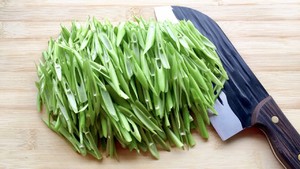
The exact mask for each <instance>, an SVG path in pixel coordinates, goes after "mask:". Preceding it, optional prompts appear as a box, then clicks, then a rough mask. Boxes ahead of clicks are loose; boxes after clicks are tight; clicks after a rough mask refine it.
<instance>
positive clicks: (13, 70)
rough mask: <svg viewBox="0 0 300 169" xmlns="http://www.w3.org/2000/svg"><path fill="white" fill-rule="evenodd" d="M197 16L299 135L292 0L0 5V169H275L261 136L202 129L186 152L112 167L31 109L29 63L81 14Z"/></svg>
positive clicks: (124, 156) (124, 158)
mask: <svg viewBox="0 0 300 169" xmlns="http://www.w3.org/2000/svg"><path fill="white" fill-rule="evenodd" d="M161 5H182V6H188V7H193V8H195V9H197V10H200V11H202V12H204V13H206V14H207V15H209V16H210V17H212V18H213V19H214V20H216V21H217V23H218V24H219V25H220V26H221V27H222V29H223V30H224V32H225V33H226V34H227V36H228V37H229V39H230V40H231V42H232V43H233V44H234V46H235V47H236V48H237V50H238V51H239V52H240V54H241V56H242V57H243V58H244V59H245V61H246V62H247V64H248V65H249V66H250V68H251V69H252V70H253V72H254V73H255V74H256V76H257V77H258V79H259V80H260V81H261V83H262V84H263V85H264V86H265V88H266V89H267V91H268V92H269V94H271V95H272V96H273V98H274V100H276V102H277V103H278V105H279V107H280V108H281V109H282V110H283V112H284V114H285V115H286V117H287V118H288V119H289V120H290V122H291V124H292V125H294V127H295V128H296V130H297V131H298V132H300V90H299V86H300V50H299V47H300V10H299V9H300V1H299V0H287V1H282V0H269V1H261V0H253V1H251V2H244V1H239V0H208V1H199V0H184V1H180V0H173V1H171V0H169V1H167V0H151V1H145V2H142V1H138V0H129V1H125V0H123V1H121V0H104V1H96V0H89V1H84V0H52V1H50V0H48V1H47V0H46V1H42V0H22V1H17V0H0V108H1V109H0V169H2V168H3V169H6V168H30V169H31V168H41V169H42V168H43V169H45V168H72V169H73V168H75V169H81V168H89V169H93V168H125V169H126V168H128V169H129V168H130V169H133V168H143V169H148V168H149V169H150V168H158V167H159V168H207V169H219V168H220V169H221V168H222V169H223V168H228V169H232V168H249V169H250V168H251V169H254V168H262V169H268V168H272V169H278V168H282V166H281V165H280V163H279V162H278V161H277V160H276V158H275V157H274V155H273V154H272V151H271V149H270V146H269V144H268V141H267V140H266V138H265V136H264V134H263V133H261V132H260V131H259V130H256V129H247V130H245V131H243V132H242V133H240V134H238V135H237V136H235V137H234V138H232V139H230V140H229V141H226V142H222V141H221V139H220V138H219V137H218V136H217V134H216V133H215V131H214V130H213V129H212V128H211V127H209V133H210V138H209V139H208V140H207V141H205V140H203V139H201V138H200V137H199V136H198V135H197V133H195V134H194V135H195V138H196V140H197V145H196V146H195V147H194V148H191V149H189V150H179V149H176V148H173V149H172V151H171V152H164V151H161V152H160V155H161V159H160V160H155V159H153V158H151V157H150V156H149V155H147V154H143V155H137V154H136V153H135V152H129V151H127V150H123V149H119V150H118V152H119V153H118V154H119V161H117V160H114V159H109V158H104V159H103V160H102V161H96V160H94V159H93V158H91V157H89V156H88V157H82V156H80V155H78V154H77V153H75V152H74V151H73V150H72V148H71V146H69V145H68V144H67V142H66V141H64V140H63V139H62V138H61V137H59V136H57V135H56V134H55V133H53V132H52V131H50V129H48V128H47V127H46V126H45V125H44V123H43V122H42V121H41V114H40V113H39V112H37V110H36V103H35V101H36V93H37V90H36V88H35V85H34V82H35V81H36V80H37V76H36V69H35V63H37V62H38V61H39V59H40V58H41V53H42V51H43V50H45V49H46V48H47V42H48V40H49V38H50V37H53V38H55V37H57V35H58V33H59V30H60V24H63V25H66V26H69V25H70V23H71V21H73V20H77V21H80V22H84V21H85V20H87V18H88V17H89V16H95V17H97V18H98V19H101V20H104V19H109V20H111V21H113V22H115V23H117V22H119V21H124V20H128V19H132V17H133V16H134V15H137V16H143V17H145V18H154V11H153V7H155V6H161Z"/></svg>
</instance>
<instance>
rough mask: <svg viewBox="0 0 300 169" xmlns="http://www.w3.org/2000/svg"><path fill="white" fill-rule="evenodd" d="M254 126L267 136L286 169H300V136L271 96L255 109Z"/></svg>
mask: <svg viewBox="0 0 300 169" xmlns="http://www.w3.org/2000/svg"><path fill="white" fill-rule="evenodd" d="M252 124H253V125H254V126H256V127H258V128H259V129H261V130H262V131H263V132H264V133H265V134H266V136H267V137H268V139H269V141H270V144H271V146H272V148H273V151H274V153H275V155H276V156H277V158H278V159H279V160H280V162H281V163H282V164H283V165H284V166H285V167H286V168H300V161H299V160H300V154H299V153H300V135H299V134H298V132H297V131H296V129H295V128H294V127H293V126H292V124H291V123H290V122H289V121H288V119H287V118H286V117H285V116H284V114H283V113H282V111H281V110H280V108H279V107H278V105H277V104H276V103H275V101H274V100H273V98H272V97H271V96H269V97H267V98H265V99H264V100H262V101H261V102H260V103H259V104H258V105H257V107H256V108H255V109H254V112H253V115H252Z"/></svg>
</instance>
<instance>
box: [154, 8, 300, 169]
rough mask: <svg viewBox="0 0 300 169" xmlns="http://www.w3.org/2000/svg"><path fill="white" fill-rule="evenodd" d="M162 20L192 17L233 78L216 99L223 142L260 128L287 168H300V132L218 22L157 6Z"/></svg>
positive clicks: (214, 117) (217, 124) (216, 119)
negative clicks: (248, 129)
mask: <svg viewBox="0 0 300 169" xmlns="http://www.w3.org/2000/svg"><path fill="white" fill-rule="evenodd" d="M154 10H155V15H156V18H157V20H158V21H164V20H169V21H171V22H174V23H176V22H179V21H178V20H189V21H191V22H192V23H193V24H194V26H195V27H196V28H197V29H198V30H199V32H200V33H202V34H203V35H204V36H206V37H207V38H208V39H209V40H210V41H211V42H212V43H213V44H214V45H215V46H216V50H217V53H218V55H219V57H220V59H221V61H222V63H223V66H224V68H225V70H226V72H227V74H228V77H229V80H227V81H226V82H225V84H224V88H223V89H222V92H221V93H220V95H219V97H218V99H217V100H216V102H215V105H214V107H215V109H216V111H217V112H218V115H211V116H210V121H211V124H212V125H213V127H214V128H215V130H216V131H217V133H218V134H219V136H220V137H221V139H222V140H223V141H225V140H227V139H229V138H230V137H232V136H234V135H235V134H237V133H239V132H240V131H242V130H243V129H245V128H249V127H257V128H259V129H260V130H261V131H263V133H264V134H265V135H266V137H267V139H268V141H269V143H270V146H271V148H272V150H273V152H274V155H275V157H276V158H277V159H278V160H279V161H280V163H281V164H282V165H283V166H284V167H285V168H293V169H300V135H299V133H298V132H297V130H296V129H295V128H294V127H293V126H292V124H291V123H290V122H289V121H288V119H287V118H286V117H285V115H284V114H283V112H282V111H281V110H280V108H279V107H278V105H277V104H276V103H275V101H274V100H273V98H272V97H271V96H270V95H269V94H268V92H267V91H266V90H265V89H264V87H263V86H262V84H261V83H260V82H259V81H258V79H257V78H256V76H255V75H254V73H253V72H252V71H251V70H250V68H249V67H248V66H247V64H246V63H245V61H244V60H243V59H242V57H241V56H240V54H239V53H238V52H237V50H236V49H235V48H234V46H233V45H232V43H231V42H230V41H229V39H228V38H227V36H226V35H225V34H224V32H223V31H222V29H221V28H220V27H219V26H218V24H217V23H216V22H215V21H214V20H212V19H211V18H210V17H208V16H207V15H205V14H203V13H201V12H199V11H196V10H194V9H191V8H187V7H180V6H166V7H157V8H155V9H154Z"/></svg>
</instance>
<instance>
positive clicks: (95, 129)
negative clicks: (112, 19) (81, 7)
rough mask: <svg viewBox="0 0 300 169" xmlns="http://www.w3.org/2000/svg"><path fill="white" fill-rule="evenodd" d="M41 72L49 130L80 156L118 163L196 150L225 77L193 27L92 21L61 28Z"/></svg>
mask: <svg viewBox="0 0 300 169" xmlns="http://www.w3.org/2000/svg"><path fill="white" fill-rule="evenodd" d="M43 59H44V60H43V61H41V62H40V63H39V65H38V67H37V72H38V78H39V80H38V82H36V86H37V88H38V99H37V101H38V103H37V104H38V109H39V111H41V107H42V106H43V105H44V106H43V107H45V111H44V112H45V114H46V118H45V119H44V121H45V123H46V124H47V125H48V127H49V128H51V129H52V130H53V131H55V132H57V133H58V134H60V135H61V136H63V137H64V138H65V139H67V140H68V141H69V142H70V143H71V144H72V145H73V147H74V149H75V150H76V151H77V152H79V153H80V154H82V155H86V154H91V155H93V156H94V157H96V158H97V159H101V158H102V152H106V155H108V156H111V157H116V143H117V142H118V144H120V145H121V146H122V147H124V148H128V149H130V150H136V151H137V152H140V151H143V152H146V151H150V153H151V154H152V155H153V156H154V157H155V158H159V153H158V148H159V149H164V150H168V151H169V150H170V147H171V146H174V145H175V146H177V147H179V148H183V147H184V145H186V146H187V147H190V146H194V145H195V141H194V139H193V137H192V134H191V130H192V129H194V128H196V129H198V130H199V133H200V134H201V136H202V137H204V138H207V137H208V133H207V130H206V125H208V124H209V118H208V111H210V112H214V113H215V111H214V108H213V104H214V102H215V100H216V98H217V96H218V94H219V92H220V90H221V89H222V87H223V85H224V82H225V81H226V79H227V75H226V72H225V70H224V69H223V66H222V64H221V61H220V59H219V57H218V55H217V53H216V51H215V46H214V45H213V44H212V43H211V42H210V41H209V40H208V39H207V38H205V37H204V36H203V35H201V34H200V33H199V32H198V30H197V29H196V28H195V27H194V26H193V24H192V23H191V22H189V21H180V22H179V23H178V24H173V23H171V22H167V21H166V22H156V21H151V20H150V21H145V20H143V19H137V20H136V21H135V22H133V21H128V22H123V23H120V24H119V25H117V26H114V25H112V24H111V23H109V22H108V21H106V22H100V21H98V20H96V19H95V18H93V19H89V20H88V21H87V23H86V25H85V26H82V25H80V24H78V23H77V22H73V23H72V26H71V29H70V30H68V29H67V28H66V27H64V26H62V29H61V33H60V36H59V37H58V38H57V39H56V40H52V39H51V40H50V41H49V45H48V50H47V51H45V52H43Z"/></svg>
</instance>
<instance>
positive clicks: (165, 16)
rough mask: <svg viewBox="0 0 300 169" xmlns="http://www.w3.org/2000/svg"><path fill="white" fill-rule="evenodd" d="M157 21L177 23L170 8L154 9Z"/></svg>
mask: <svg viewBox="0 0 300 169" xmlns="http://www.w3.org/2000/svg"><path fill="white" fill-rule="evenodd" d="M154 12H155V16H156V20H157V21H161V22H162V21H166V20H168V21H170V22H172V23H178V22H179V21H178V19H177V18H176V16H175V15H174V13H173V11H172V7H171V6H160V7H155V8H154Z"/></svg>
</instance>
